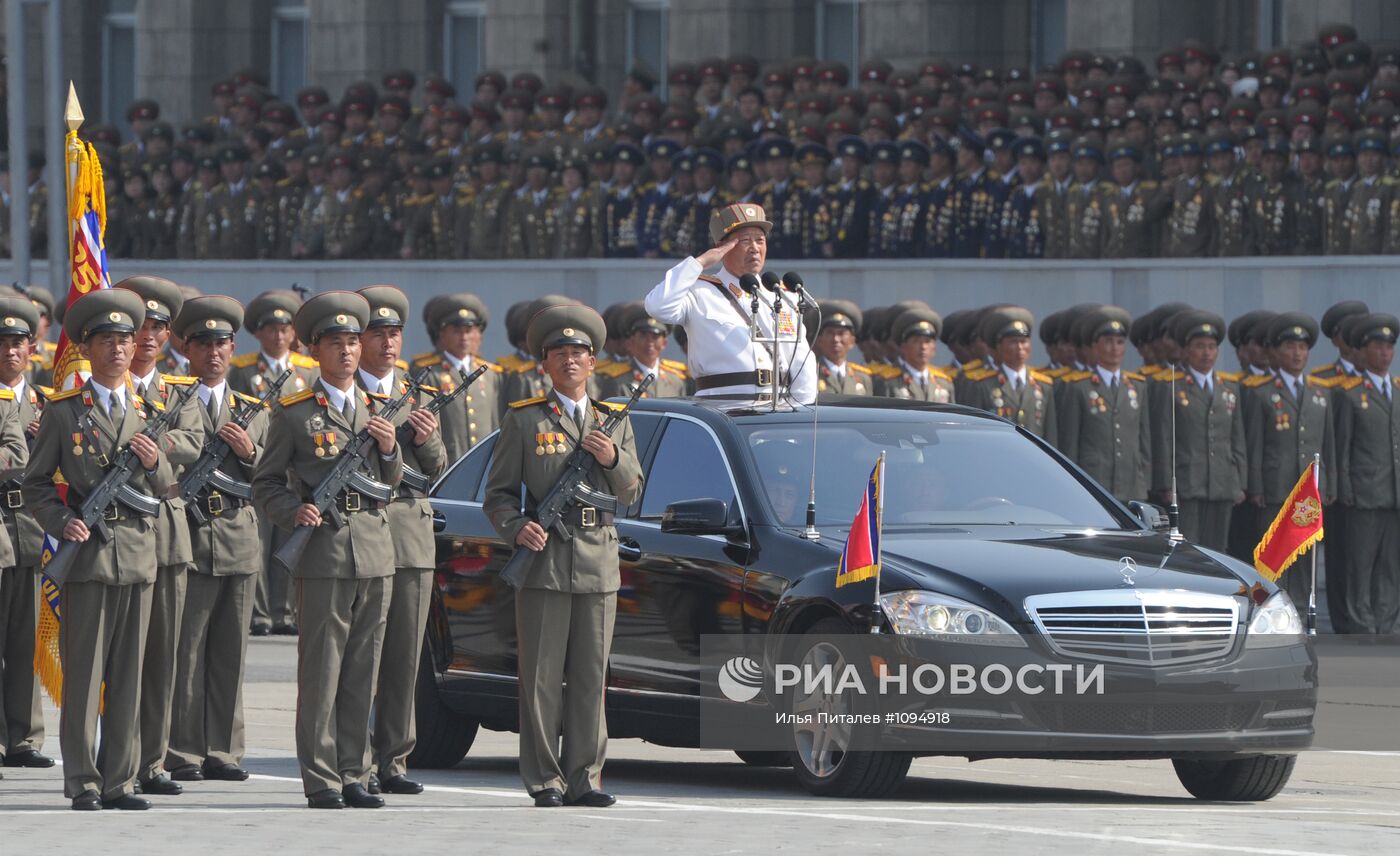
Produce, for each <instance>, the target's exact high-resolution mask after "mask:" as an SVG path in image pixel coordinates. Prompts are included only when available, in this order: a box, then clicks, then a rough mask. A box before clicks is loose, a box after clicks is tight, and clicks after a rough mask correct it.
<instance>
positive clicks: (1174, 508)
mask: <svg viewBox="0 0 1400 856" xmlns="http://www.w3.org/2000/svg"><path fill="white" fill-rule="evenodd" d="M1180 372H1181V369H1180V368H1179V367H1178V366H1173V367H1172V372H1171V385H1172V389H1171V397H1172V406H1171V412H1172V501H1171V503H1170V504H1168V505H1167V524H1168V525H1169V526H1170V527H1171V529H1170V530H1169V531H1168V532H1167V538H1168V539H1170V540H1171V542H1172V543H1173V544H1179V543H1181V542H1182V541H1185V540H1186V538H1185V537H1184V536H1183V535H1182V534H1181V506H1180V505H1178V504H1177V498H1176V376H1177V375H1178V374H1180Z"/></svg>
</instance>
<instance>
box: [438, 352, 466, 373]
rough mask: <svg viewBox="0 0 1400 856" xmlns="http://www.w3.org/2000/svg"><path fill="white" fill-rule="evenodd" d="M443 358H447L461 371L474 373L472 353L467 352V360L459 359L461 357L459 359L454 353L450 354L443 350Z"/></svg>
mask: <svg viewBox="0 0 1400 856" xmlns="http://www.w3.org/2000/svg"><path fill="white" fill-rule="evenodd" d="M442 358H443V359H445V360H447V362H448V363H449V364H450V365H451V366H452V367H453V368H454V369H456V370H457V371H459V372H466V373H467V374H471V373H472V355H471V354H467V358H466V359H465V360H459V359H457V358H456V357H455V356H453V355H452V354H449V353H448V352H446V351H443V352H442Z"/></svg>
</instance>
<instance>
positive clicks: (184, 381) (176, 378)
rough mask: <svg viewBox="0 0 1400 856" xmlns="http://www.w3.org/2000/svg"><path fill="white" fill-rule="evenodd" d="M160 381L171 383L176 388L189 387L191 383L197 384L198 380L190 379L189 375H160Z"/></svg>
mask: <svg viewBox="0 0 1400 856" xmlns="http://www.w3.org/2000/svg"><path fill="white" fill-rule="evenodd" d="M160 379H161V380H163V381H165V382H166V383H173V384H175V385H176V386H189V385H190V384H193V383H199V378H197V377H190V376H189V375H177V374H162V375H161V376H160Z"/></svg>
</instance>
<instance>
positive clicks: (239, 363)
mask: <svg viewBox="0 0 1400 856" xmlns="http://www.w3.org/2000/svg"><path fill="white" fill-rule="evenodd" d="M257 364H258V352H257V351H254V352H252V353H251V354H243V355H242V356H237V357H234V358H233V359H231V360H229V365H231V366H233V367H234V368H236V369H246V368H248V367H249V366H255V365H257Z"/></svg>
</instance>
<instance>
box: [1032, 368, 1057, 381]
mask: <svg viewBox="0 0 1400 856" xmlns="http://www.w3.org/2000/svg"><path fill="white" fill-rule="evenodd" d="M1031 379H1032V380H1034V381H1035V382H1036V383H1054V382H1055V379H1054V378H1052V377H1051V376H1050V375H1048V374H1046V373H1045V372H1043V371H1041V370H1040V369H1031Z"/></svg>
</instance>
